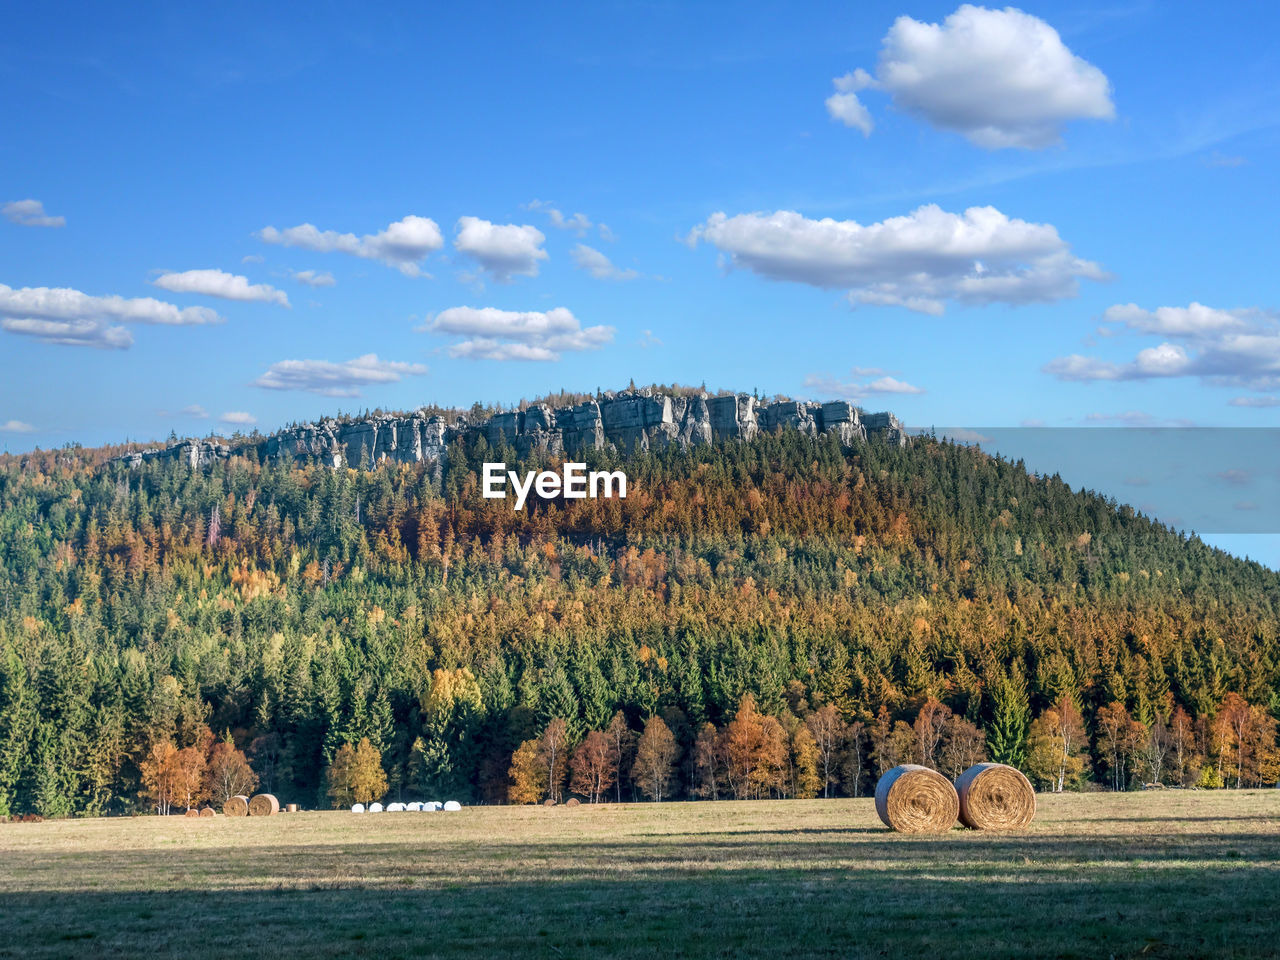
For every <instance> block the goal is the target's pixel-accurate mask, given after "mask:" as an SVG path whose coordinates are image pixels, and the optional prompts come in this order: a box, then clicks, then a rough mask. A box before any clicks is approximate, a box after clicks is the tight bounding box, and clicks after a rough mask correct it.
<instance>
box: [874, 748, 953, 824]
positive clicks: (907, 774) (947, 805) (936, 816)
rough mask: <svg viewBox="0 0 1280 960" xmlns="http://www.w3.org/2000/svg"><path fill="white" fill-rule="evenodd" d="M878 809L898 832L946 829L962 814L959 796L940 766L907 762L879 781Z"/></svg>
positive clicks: (877, 793) (883, 817)
mask: <svg viewBox="0 0 1280 960" xmlns="http://www.w3.org/2000/svg"><path fill="white" fill-rule="evenodd" d="M876 813H878V814H880V819H881V820H882V821H883V822H884V825H885V826H886V827H889V828H891V829H893V830H896V831H897V832H898V833H945V832H946V831H948V830H950V829H951V828H952V827H953V826H955V823H956V818H957V817H959V816H960V798H959V796H958V795H957V794H956V788H955V786H953V785H952V783H951V781H950V780H948V779H947V778H946V777H944V776H943V775H942V774H940V773H938V771H937V770H930V769H929V768H928V767H922V766H920V765H918V764H915V763H905V764H903V765H902V766H898V767H894V768H893V769H892V770H890V771H888V772H887V773H886V774H885V775H884V776H883V777H881V778H880V782H879V783H877V784H876Z"/></svg>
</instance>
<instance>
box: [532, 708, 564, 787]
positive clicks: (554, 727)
mask: <svg viewBox="0 0 1280 960" xmlns="http://www.w3.org/2000/svg"><path fill="white" fill-rule="evenodd" d="M538 751H539V753H538V758H539V760H540V761H541V763H542V767H543V769H544V770H545V771H546V786H545V788H544V789H545V793H546V796H547V799H548V800H552V801H554V802H556V803H559V802H560V800H561V798H562V796H563V793H564V780H565V773H566V771H567V770H568V769H569V724H568V722H567V721H565V720H564V719H563V718H561V717H555V718H554V719H552V721H551V722H550V723H548V724H547V729H546V730H544V731H543V732H542V739H541V740H540V741H539V743H538Z"/></svg>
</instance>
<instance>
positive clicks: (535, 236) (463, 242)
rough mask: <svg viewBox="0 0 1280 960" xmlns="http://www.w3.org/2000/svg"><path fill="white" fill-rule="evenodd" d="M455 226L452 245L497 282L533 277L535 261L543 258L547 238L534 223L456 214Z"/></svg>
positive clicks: (536, 272) (536, 264)
mask: <svg viewBox="0 0 1280 960" xmlns="http://www.w3.org/2000/svg"><path fill="white" fill-rule="evenodd" d="M457 230H458V232H457V236H455V237H454V240H453V245H454V247H456V248H457V250H458V252H459V253H464V254H466V255H467V256H469V257H471V259H473V260H475V261H476V263H478V264H479V265H480V267H481V269H483V270H484V271H485V272H487V273H488V274H489V275H490V276H491V277H492V278H493V279H494V280H496V281H498V282H499V283H510V282H511V280H512V278H514V277H536V276H537V275H538V261H539V260H546V259H547V251H545V250H543V249H542V244H543V243H544V242H545V241H546V239H547V238H546V236H545V235H544V234H543V233H542V231H541V230H539V229H538V228H537V227H533V226H529V225H527V224H526V225H524V226H520V225H518V224H514V223H507V224H496V223H490V222H489V221H488V220H481V219H480V218H479V217H460V218H459V219H458V226H457Z"/></svg>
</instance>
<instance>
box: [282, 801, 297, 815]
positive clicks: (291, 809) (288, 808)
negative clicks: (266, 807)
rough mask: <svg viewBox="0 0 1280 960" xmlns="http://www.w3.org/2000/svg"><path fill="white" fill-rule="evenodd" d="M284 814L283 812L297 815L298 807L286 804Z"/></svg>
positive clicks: (294, 804)
mask: <svg viewBox="0 0 1280 960" xmlns="http://www.w3.org/2000/svg"><path fill="white" fill-rule="evenodd" d="M284 812H285V813H297V812H298V805H297V804H296V803H286V804H285V805H284Z"/></svg>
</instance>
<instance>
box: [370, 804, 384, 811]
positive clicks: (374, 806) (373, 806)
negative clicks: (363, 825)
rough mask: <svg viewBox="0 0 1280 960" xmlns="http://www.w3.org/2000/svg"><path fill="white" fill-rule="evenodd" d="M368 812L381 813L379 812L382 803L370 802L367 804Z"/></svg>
mask: <svg viewBox="0 0 1280 960" xmlns="http://www.w3.org/2000/svg"><path fill="white" fill-rule="evenodd" d="M369 812H370V813H381V812H382V804H380V803H371V804H369Z"/></svg>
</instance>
